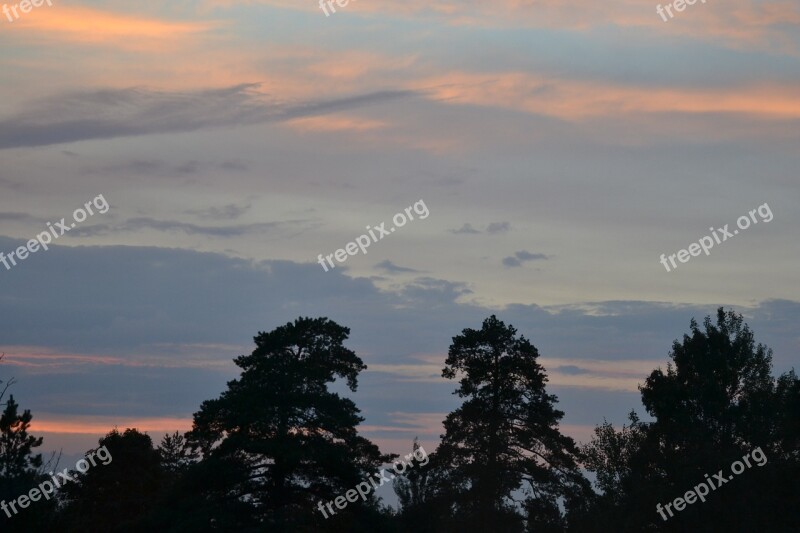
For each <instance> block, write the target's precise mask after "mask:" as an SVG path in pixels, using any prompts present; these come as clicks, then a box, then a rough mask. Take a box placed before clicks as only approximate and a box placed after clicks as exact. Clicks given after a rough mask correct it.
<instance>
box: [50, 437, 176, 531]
mask: <svg viewBox="0 0 800 533" xmlns="http://www.w3.org/2000/svg"><path fill="white" fill-rule="evenodd" d="M98 444H99V446H98V447H97V448H95V449H93V450H89V451H88V452H86V456H85V457H86V458H85V459H82V460H81V461H86V464H85V465H81V466H78V465H80V463H81V461H79V462H78V465H76V468H79V469H82V470H85V471H84V472H83V473H81V472H79V471H73V472H71V473H70V475H71V476H72V477H74V478H75V481H74V482H70V483H66V484H65V485H64V486H63V500H64V507H65V509H64V513H63V518H62V519H63V525H64V527H65V528H66V530H67V531H76V532H78V531H81V532H83V531H114V532H123V531H142V530H143V529H144V528H143V527H142V525H141V524H142V520H143V518H144V517H146V516H148V515H149V514H150V513H151V512H152V510H153V508H154V505H155V502H156V501H157V500H158V498H159V496H160V494H161V490H162V483H163V471H162V469H161V464H160V462H161V459H160V457H159V455H158V452H157V451H156V450H155V449H154V448H153V441H152V440H151V439H150V437H149V436H148V435H146V434H144V433H140V432H139V431H137V430H136V429H126V430H125V431H124V432H123V433H120V432H119V431H118V430H117V429H114V430H112V431H111V432H110V433H108V434H107V435H106V436H105V437H103V438H102V439H100V440H99V441H98ZM90 455H91V456H93V457H92V458H91V459H89V456H90Z"/></svg>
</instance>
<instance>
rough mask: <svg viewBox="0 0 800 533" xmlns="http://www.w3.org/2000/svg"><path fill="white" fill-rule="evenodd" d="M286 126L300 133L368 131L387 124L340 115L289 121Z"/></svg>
mask: <svg viewBox="0 0 800 533" xmlns="http://www.w3.org/2000/svg"><path fill="white" fill-rule="evenodd" d="M286 124H287V125H288V126H290V127H292V128H295V129H297V130H300V131H322V132H330V131H369V130H376V129H381V128H385V127H386V126H387V124H386V123H385V122H380V121H377V120H366V119H359V118H355V117H346V116H341V115H325V116H317V117H304V118H296V119H293V120H290V121H288V122H287V123H286Z"/></svg>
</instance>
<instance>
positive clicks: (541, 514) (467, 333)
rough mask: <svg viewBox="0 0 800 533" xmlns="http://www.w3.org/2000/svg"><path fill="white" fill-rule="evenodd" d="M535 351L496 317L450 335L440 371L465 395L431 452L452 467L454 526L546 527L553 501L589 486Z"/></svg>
mask: <svg viewBox="0 0 800 533" xmlns="http://www.w3.org/2000/svg"><path fill="white" fill-rule="evenodd" d="M538 356H539V354H538V351H537V350H536V348H535V347H534V346H533V345H532V344H531V343H530V342H529V341H528V340H527V339H526V338H525V337H523V336H520V337H517V336H516V330H515V329H514V328H513V327H512V326H506V325H505V324H504V323H503V322H502V321H500V320H498V319H497V317H495V316H494V315H493V316H491V317H489V318H487V319H486V320H484V322H483V327H482V328H481V329H480V330H473V329H465V330H464V331H463V332H462V334H461V335H459V336H456V337H454V338H453V343H452V345H451V346H450V350H449V353H448V357H447V360H446V362H445V365H446V366H445V368H444V370H443V371H442V375H443V376H444V377H446V378H449V379H454V378H456V377H459V378H460V380H459V388H458V389H457V390H456V392H455V394H458V395H459V396H460V397H462V398H466V400H465V401H464V403H463V404H462V406H461V407H459V408H458V409H456V410H455V411H454V412H452V413H450V414H449V415H448V416H447V419H446V420H445V422H444V426H445V434H444V435H443V436H442V443H441V445H440V447H439V449H438V450H437V455H438V456H439V459H440V461H441V464H444V465H447V467H448V469H449V470H450V472H449V474H448V477H449V480H448V485H449V487H450V488H449V489H447V490H449V492H450V494H449V497H450V498H451V501H452V502H453V504H454V511H455V512H454V517H455V518H454V524H455V526H456V527H457V528H458V527H468V528H470V529H473V528H474V530H477V531H496V530H502V531H522V530H523V529H524V528H525V525H526V523H527V526H528V527H530V528H535V527H536V526H537V525H541V526H542V527H547V528H550V527H553V526H552V524H553V517H554V516H556V517H557V520H556V522H559V523H560V521H561V518H562V517H561V513H560V511H559V507H558V500H559V498H562V497H568V498H570V499H572V498H577V497H579V495H580V493H581V492H582V491H585V490H587V482H586V481H585V479H584V478H583V476H582V475H581V474H580V472H579V470H578V466H577V463H576V460H575V458H576V454H577V452H578V450H577V448H576V446H575V443H574V441H573V440H572V439H571V438H569V437H566V436H564V435H562V434H561V433H560V432H559V429H558V421H559V420H560V419H561V417H562V416H563V413H562V412H561V411H558V410H557V409H556V408H555V403H556V401H557V399H556V397H555V396H553V395H550V394H547V393H546V390H545V384H546V382H547V376H546V374H545V371H544V369H543V368H542V366H541V365H539V363H538V362H537V358H538Z"/></svg>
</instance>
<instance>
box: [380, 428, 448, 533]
mask: <svg viewBox="0 0 800 533" xmlns="http://www.w3.org/2000/svg"><path fill="white" fill-rule="evenodd" d="M419 449H420V445H419V442H418V441H417V439H416V438H415V439H414V443H413V445H412V450H413V453H414V454H416V453H417V450H419ZM446 483H447V471H446V470H445V469H444V468H442V465H441V464H440V461H439V456H438V454H435V453H431V454H428V461H427V463H426V464H417V465H415V466H414V468H410V469H406V470H405V471H404V472H402V473H400V474H398V476H397V478H396V479H395V480H394V481H393V486H394V491H395V493H396V494H397V499H398V501H399V503H400V509H399V513H398V516H397V522H398V525H399V527H400V530H401V531H414V532H416V533H436V532H438V531H440V529H441V525H442V524H443V523H447V521H448V518H449V517H450V508H449V507H450V505H449V503H448V502H447V501H445V499H444V498H443V495H444V491H443V487H445V486H446Z"/></svg>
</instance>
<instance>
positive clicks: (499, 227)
mask: <svg viewBox="0 0 800 533" xmlns="http://www.w3.org/2000/svg"><path fill="white" fill-rule="evenodd" d="M510 229H511V224H510V223H509V222H492V223H491V224H489V225H488V226H486V231H487V232H488V233H491V234H495V233H505V232H507V231H509V230H510Z"/></svg>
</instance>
